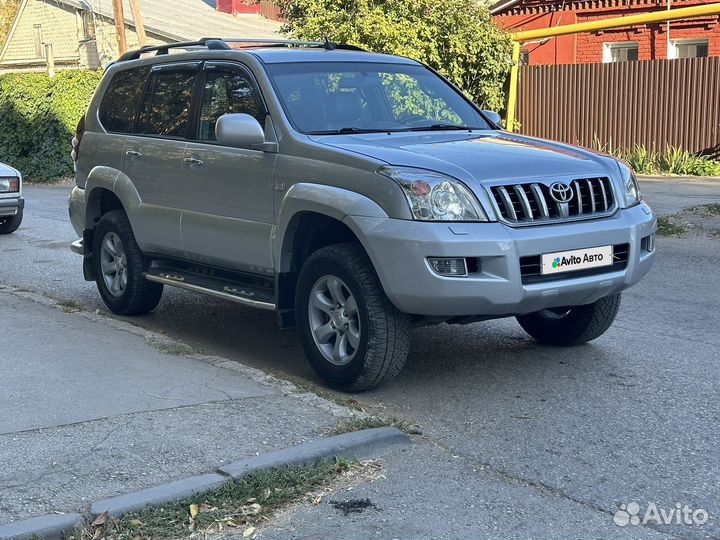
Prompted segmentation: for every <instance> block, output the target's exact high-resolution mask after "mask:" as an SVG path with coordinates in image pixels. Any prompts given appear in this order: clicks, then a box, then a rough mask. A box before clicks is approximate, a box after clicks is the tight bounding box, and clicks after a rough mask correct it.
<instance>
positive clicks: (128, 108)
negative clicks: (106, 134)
mask: <svg viewBox="0 0 720 540" xmlns="http://www.w3.org/2000/svg"><path fill="white" fill-rule="evenodd" d="M149 72H150V70H149V68H135V69H128V70H126V71H120V72H118V73H116V74H115V75H113V78H112V80H111V81H110V84H109V85H108V88H107V90H106V91H105V95H104V96H103V99H102V101H101V103H100V111H99V114H100V122H101V123H102V125H103V127H104V128H105V129H106V130H108V131H110V132H113V133H132V129H133V124H134V123H135V116H136V115H137V110H138V107H139V106H140V99H141V98H142V93H143V88H144V86H145V81H146V80H147V76H148V73H149Z"/></svg>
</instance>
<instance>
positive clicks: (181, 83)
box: [136, 70, 197, 138]
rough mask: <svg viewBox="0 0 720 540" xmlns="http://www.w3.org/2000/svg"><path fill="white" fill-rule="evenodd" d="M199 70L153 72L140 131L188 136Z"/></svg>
mask: <svg viewBox="0 0 720 540" xmlns="http://www.w3.org/2000/svg"><path fill="white" fill-rule="evenodd" d="M196 74H197V71H196V70H176V71H171V70H161V71H156V72H155V73H153V74H152V76H151V77H152V78H151V80H150V86H149V88H148V91H147V94H146V96H145V101H144V103H143V107H142V113H141V115H140V122H139V123H138V126H137V130H136V133H142V134H145V135H160V136H163V137H181V138H182V137H186V136H187V131H188V122H189V118H190V106H191V104H192V94H193V86H194V84H195V76H196Z"/></svg>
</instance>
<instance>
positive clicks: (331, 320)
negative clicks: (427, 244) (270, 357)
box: [295, 243, 410, 391]
mask: <svg viewBox="0 0 720 540" xmlns="http://www.w3.org/2000/svg"><path fill="white" fill-rule="evenodd" d="M295 306H296V308H295V312H296V318H297V323H298V330H299V332H300V338H301V340H302V343H303V348H304V349H305V354H306V356H307V358H308V361H309V362H310V365H311V367H312V368H313V369H314V370H315V372H316V373H317V374H318V376H320V377H321V378H322V379H324V380H325V381H327V382H328V383H330V384H331V385H333V386H335V387H337V388H340V389H341V390H345V391H363V390H368V389H370V388H372V387H374V386H377V385H379V384H380V383H381V382H383V381H386V380H388V379H391V378H394V377H396V376H397V375H398V373H400V371H401V370H402V368H403V365H404V364H405V360H406V358H407V354H408V350H409V347H410V332H409V330H410V324H409V318H408V316H407V315H405V314H403V313H401V312H400V311H398V309H397V308H396V307H395V306H394V305H393V304H392V303H391V302H390V300H389V299H388V298H387V296H386V295H385V292H384V291H383V289H382V286H381V285H380V281H379V280H378V277H377V274H376V273H375V269H374V268H373V266H372V263H371V262H370V259H369V258H368V256H367V254H366V253H365V251H364V250H363V249H362V247H361V246H360V245H358V244H351V243H350V244H334V245H331V246H327V247H324V248H322V249H320V250H318V251H316V252H315V253H314V254H312V255H311V256H310V257H309V258H308V260H307V261H306V262H305V264H304V265H303V267H302V270H301V272H300V277H299V279H298V286H297V293H296V299H295Z"/></svg>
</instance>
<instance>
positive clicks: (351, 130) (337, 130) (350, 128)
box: [310, 127, 390, 135]
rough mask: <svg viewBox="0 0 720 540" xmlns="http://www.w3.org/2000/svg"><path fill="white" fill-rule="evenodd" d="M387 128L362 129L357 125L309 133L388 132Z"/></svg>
mask: <svg viewBox="0 0 720 540" xmlns="http://www.w3.org/2000/svg"><path fill="white" fill-rule="evenodd" d="M389 131H390V130H389V129H364V128H359V127H344V128H341V129H330V130H327V131H311V132H310V135H346V134H348V135H349V134H355V133H388V132H389Z"/></svg>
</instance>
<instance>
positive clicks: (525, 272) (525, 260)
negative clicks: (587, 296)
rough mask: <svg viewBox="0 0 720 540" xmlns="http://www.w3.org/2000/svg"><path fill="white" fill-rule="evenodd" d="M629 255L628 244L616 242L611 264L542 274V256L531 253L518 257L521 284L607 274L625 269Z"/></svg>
mask: <svg viewBox="0 0 720 540" xmlns="http://www.w3.org/2000/svg"><path fill="white" fill-rule="evenodd" d="M629 257H630V244H618V245H615V246H613V264H612V266H604V267H602V268H590V269H588V270H577V271H575V272H563V273H559V274H548V275H545V276H544V275H542V274H541V273H540V268H541V266H542V256H541V255H532V256H530V257H521V258H520V274H521V276H522V282H523V285H527V284H531V283H541V282H543V281H555V280H558V279H568V278H576V277H578V278H579V277H585V276H595V275H598V274H607V273H609V272H619V271H621V270H625V268H627V264H628V259H629Z"/></svg>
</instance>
